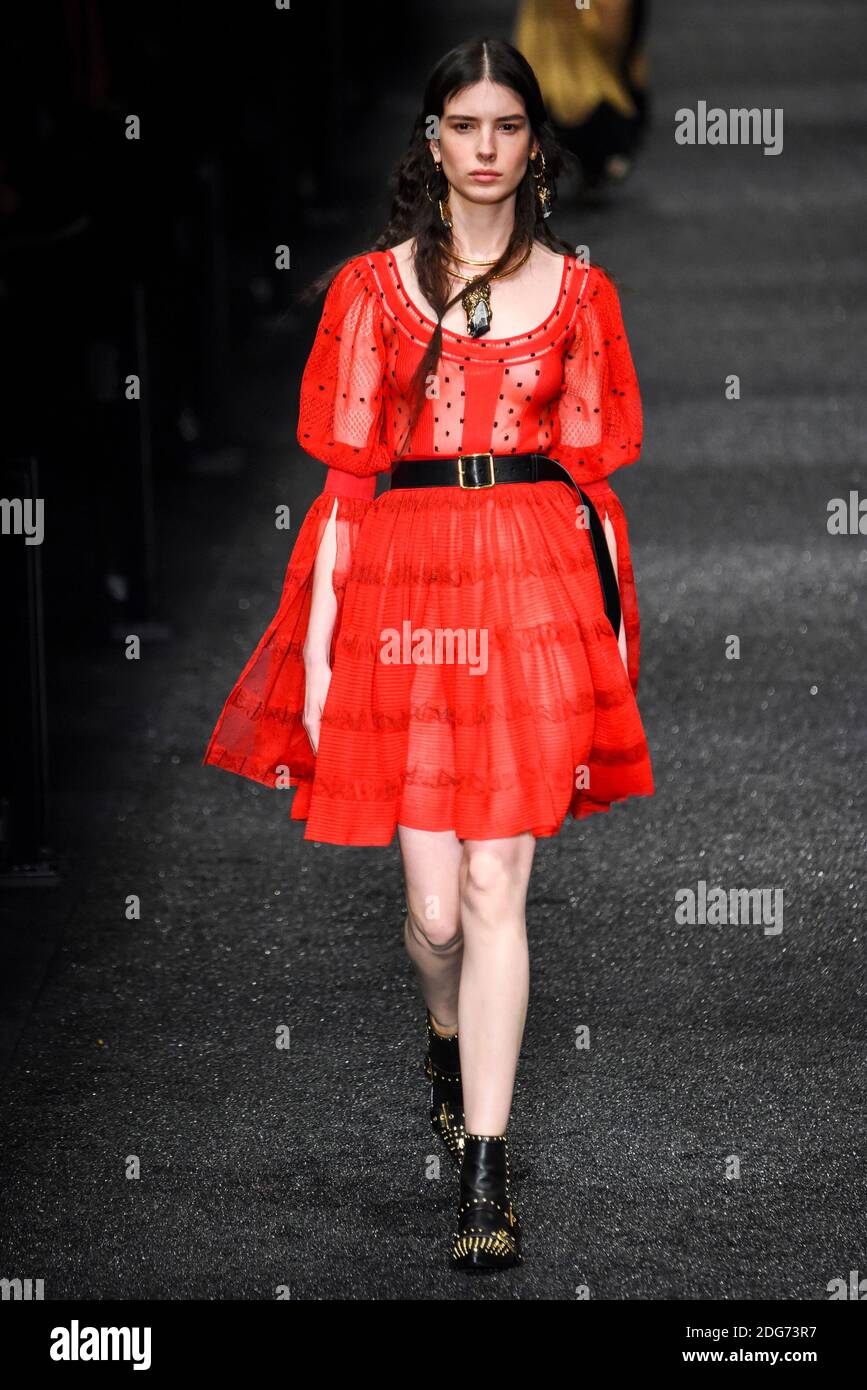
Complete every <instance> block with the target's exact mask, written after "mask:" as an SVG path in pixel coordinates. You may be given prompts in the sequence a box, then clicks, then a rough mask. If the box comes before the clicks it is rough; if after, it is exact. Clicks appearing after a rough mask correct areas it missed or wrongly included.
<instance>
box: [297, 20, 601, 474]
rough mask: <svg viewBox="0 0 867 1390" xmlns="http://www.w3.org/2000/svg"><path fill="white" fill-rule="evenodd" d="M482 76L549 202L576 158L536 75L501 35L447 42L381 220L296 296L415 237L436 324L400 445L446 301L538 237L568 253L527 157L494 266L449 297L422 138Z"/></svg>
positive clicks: (433, 181)
mask: <svg viewBox="0 0 867 1390" xmlns="http://www.w3.org/2000/svg"><path fill="white" fill-rule="evenodd" d="M485 79H487V80H488V81H491V82H496V83H499V84H500V85H501V86H503V87H509V88H511V89H512V90H513V91H515V92H517V93H518V95H519V96H520V97H521V99H522V100H523V103H524V107H525V109H526V112H527V118H528V120H529V122H530V126H531V128H532V134H533V135H534V136H535V137H536V139H537V140H538V142H539V147H540V149H541V152H542V154H543V155H544V158H545V170H544V177H545V182H546V183H547V185H548V189H549V192H550V195H551V203H552V205H553V203H554V201H555V200H556V196H557V179H558V178H559V177H560V176H561V175H562V174H563V172H564V171H565V170H571V169H572V168H573V167H574V166H575V165H576V164H577V161H575V159H574V156H573V155H571V154H570V153H569V152H568V151H567V150H566V149H564V147H563V146H562V145H561V144H560V143H559V141H558V140H557V138H556V136H555V134H554V132H553V130H552V128H551V125H550V123H549V121H548V113H547V111H546V109H545V103H544V101H543V99H542V93H541V91H540V89H539V83H538V81H537V80H536V74H535V73H534V72H533V69H532V68H531V67H530V64H529V63H528V62H527V60H526V58H525V57H524V56H523V54H521V53H520V52H519V51H518V49H517V48H514V47H513V46H512V44H510V43H507V42H506V41H505V40H504V39H494V38H477V39H468V40H467V41H466V42H465V43H462V44H459V45H458V47H457V48H452V49H450V51H449V52H448V53H446V54H445V55H444V56H443V57H442V58H441V59H440V60H439V62H438V63H437V64H436V67H435V68H434V69H433V71H432V72H431V74H430V76H429V78H428V81H427V84H426V86H425V90H424V96H423V99H422V105H421V110H420V111H419V112H418V115H417V116H416V118H415V121H414V123H413V127H412V133H411V135H410V139H409V144H408V145H407V148H406V151H405V153H404V154H403V156H402V157H401V159H400V160H399V162H398V164H397V167H396V169H395V170H394V172H393V174H392V176H391V181H390V186H391V188H392V192H393V200H392V205H391V214H390V216H389V220H388V225H387V226H386V227H385V229H384V231H383V232H381V234H380V235H379V236H378V237H377V239H376V241H375V242H374V244H373V246H372V247H369V248H367V251H359V252H354V253H353V254H352V255H351V256H347V257H346V258H345V259H344V260H342V261H340V262H339V263H337V264H336V265H332V266H330V267H329V268H328V270H326V271H324V272H323V274H322V275H320V276H319V277H318V278H317V279H316V280H314V281H313V282H312V283H311V284H310V285H309V286H308V287H307V288H306V289H305V290H304V291H302V293H301V295H300V296H299V298H301V299H302V300H310V299H314V298H316V297H318V296H319V295H320V294H321V293H322V292H323V291H324V290H326V289H327V288H328V286H329V285H330V283H331V281H332V280H333V279H334V277H335V275H337V273H338V272H339V271H340V270H341V269H342V267H343V266H344V265H346V264H348V262H349V261H350V260H354V259H355V257H356V256H358V255H364V254H367V253H368V252H369V251H385V250H387V249H389V248H390V247H392V246H397V245H398V244H399V243H400V242H402V241H406V240H407V239H408V238H410V237H412V238H414V239H415V257H414V265H415V273H416V277H417V279H418V283H419V285H420V286H421V289H422V290H423V292H424V295H425V298H426V299H427V301H428V303H429V304H430V305H431V306H432V307H433V309H434V310H435V311H436V328H435V330H434V332H433V333H432V335H431V340H430V343H429V344H428V346H427V349H426V350H425V352H424V355H423V356H422V360H421V362H420V363H419V365H418V367H417V368H416V371H415V373H414V375H413V379H412V383H411V387H410V409H411V419H410V423H409V425H408V426H407V429H406V432H405V434H404V438H403V444H402V446H401V452H402V451H403V448H405V447H406V444H407V442H408V441H409V438H410V435H411V433H412V429H413V426H414V425H415V422H416V420H417V419H418V416H419V413H420V411H421V409H422V407H423V405H424V402H425V399H426V396H425V383H426V381H427V378H428V377H429V376H430V375H431V374H432V373H434V372H435V370H436V367H437V364H438V362H439V357H440V352H441V350H442V319H443V316H444V315H445V313H446V311H447V310H448V309H450V308H451V306H452V304H454V303H456V302H457V300H458V299H460V298H461V297H462V296H463V295H464V294H466V293H467V291H469V290H472V289H474V288H476V287H477V286H480V285H484V284H487V282H488V281H489V280H490V279H491V278H492V277H493V276H495V275H497V274H499V272H500V271H501V270H505V269H506V267H507V266H509V265H510V264H511V262H512V261H514V260H516V259H519V258H520V256H522V255H523V254H524V253H525V252H526V251H529V250H530V249H531V247H532V245H533V243H534V242H540V243H541V244H542V245H543V246H547V247H548V248H549V249H550V250H552V251H560V252H566V253H568V254H569V255H574V247H573V246H572V245H571V244H570V243H569V242H567V241H564V240H563V239H562V237H559V236H555V235H554V234H553V233H552V232H551V231H550V229H549V227H548V224H547V222H546V221H545V220H544V219H543V216H542V208H541V205H540V203H539V199H538V197H537V195H536V182H535V180H534V178H533V174H532V168H533V167H538V166H539V165H541V160H539V159H538V157H537V160H535V161H534V162H533V165H531V164H530V161H529V160H528V161H527V164H528V167H527V171H526V173H525V175H524V177H523V178H522V180H521V182H520V183H519V185H518V187H517V190H516V193H515V222H514V226H513V228H512V235H511V237H510V238H509V242H508V244H507V245H506V246H505V247H504V249H503V252H502V254H501V255H500V257H499V259H498V260H497V262H496V264H495V265H492V266H490V267H489V268H488V269H487V270H486V271H485V272H484V273H483V274H481V275H478V276H477V277H476V278H475V279H474V280H473V281H472V282H471V283H464V282H462V287H461V288H460V289H459V290H458V291H457V293H455V294H453V295H452V296H451V298H449V284H450V281H449V275H448V266H449V264H450V262H449V260H448V258H447V256H446V249H447V247H448V245H449V241H448V237H449V229H448V228H447V227H446V226H445V225H444V223H443V221H442V219H441V217H440V212H439V204H438V201H437V200H438V199H439V198H445V196H446V194H447V192H448V181H447V179H446V176H445V174H444V172H443V169H442V166H441V165H440V167H439V172H437V170H436V169H435V168H434V161H433V160H432V158H431V152H430V146H429V144H428V140H429V138H430V134H429V126H430V118H431V116H437V117H442V115H443V112H444V110H445V106H446V102H447V101H448V100H449V99H450V98H451V97H453V96H455V95H456V94H457V93H458V92H460V91H462V90H463V89H464V88H466V87H469V86H472V85H473V83H475V82H480V81H483V80H485ZM531 143H532V141H531ZM602 269H604V267H602Z"/></svg>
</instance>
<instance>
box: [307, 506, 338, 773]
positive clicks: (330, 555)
mask: <svg viewBox="0 0 867 1390" xmlns="http://www.w3.org/2000/svg"><path fill="white" fill-rule="evenodd" d="M336 515H337V498H336V497H335V499H334V507H333V509H332V512H331V516H330V517H329V518H328V522H327V524H326V527H325V530H324V532H323V533H322V540H321V541H320V543H319V550H318V552H317V555H316V563H315V565H314V567H313V593H312V597H311V600H310V619H309V621H308V624H307V636H306V638H305V640H304V676H305V681H306V687H305V692H304V716H303V718H302V720H301V722H302V724H303V725H304V731H305V733H306V734H307V737H308V738H309V740H310V746H311V748H312V749H313V752H314V753H316V752H317V750H318V748H319V729H320V725H321V723H322V710H323V708H324V706H325V700H326V697H327V695H328V687H329V685H330V684H331V637H332V634H333V632H334V623H335V619H336V617H337V599H336V597H335V594H334V586H333V583H332V575H333V574H334V565H335V563H336V560H337V522H336Z"/></svg>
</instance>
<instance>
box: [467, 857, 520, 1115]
mask: <svg viewBox="0 0 867 1390" xmlns="http://www.w3.org/2000/svg"><path fill="white" fill-rule="evenodd" d="M535 848H536V839H535V836H534V835H532V834H530V833H529V832H527V833H526V834H523V835H515V836H512V837H510V838H509V839H505V840H465V841H464V847H463V856H462V860H461V868H460V917H461V923H462V926H463V936H464V952H463V957H464V958H463V965H462V969H461V984H460V1001H459V1017H458V1022H459V1034H460V1040H461V1073H462V1076H463V1091H464V1122H465V1125H466V1129H467V1132H468V1133H469V1134H504V1133H505V1132H506V1127H507V1125H508V1121H509V1111H510V1109H511V1104H512V1091H513V1089H514V1085H515V1072H516V1069H517V1065H518V1054H519V1052H520V1050H521V1039H522V1038H523V1035H524V1023H525V1021H526V1017H527V1000H528V996H529V983H530V966H529V952H528V949H527V922H526V903H527V886H528V884H529V881H530V871H531V869H532V867H533V855H534V852H535Z"/></svg>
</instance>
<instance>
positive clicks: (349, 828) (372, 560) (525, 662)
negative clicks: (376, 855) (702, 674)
mask: <svg viewBox="0 0 867 1390" xmlns="http://www.w3.org/2000/svg"><path fill="white" fill-rule="evenodd" d="M595 500H597V505H600V504H599V502H598V498H597V499H595ZM335 506H336V507H337V563H336V567H335V571H334V581H333V582H334V589H335V593H336V595H337V602H338V616H337V622H336V624H335V630H334V637H333V639H332V674H331V682H330V686H329V688H328V695H327V699H326V702H325V706H324V709H323V713H322V726H321V732H320V739H319V746H318V751H317V753H316V754H315V755H314V754H313V751H312V748H311V746H310V743H309V740H308V738H307V734H306V732H305V730H304V728H303V726H302V723H301V719H302V714H303V710H304V689H305V678H304V664H303V644H304V639H305V635H306V631H307V623H308V618H309V612H310V601H311V594H312V581H313V566H314V562H315V559H316V554H317V551H318V548H319V543H320V541H321V539H322V536H323V533H324V531H325V527H326V524H327V522H328V519H329V516H330V515H331V513H332V512H333V510H334V508H335ZM600 510H601V506H600ZM605 510H606V511H607V514H608V517H609V526H610V528H612V529H613V536H614V539H615V541H616V558H617V574H618V582H619V587H620V597H621V604H622V609H623V623H624V634H625V641H626V646H625V650H626V664H624V657H623V653H622V648H621V645H619V644H618V636H617V635H616V634H615V633H614V631H613V629H612V627H611V624H610V622H609V621H608V618H607V617H606V615H605V612H604V608H603V601H602V592H601V588H600V584H599V578H598V574H597V570H596V564H595V560H594V556H593V549H592V544H591V540H590V535H589V532H588V530H587V529H586V525H585V524H584V517H583V509H582V508H581V507H580V505H579V499H578V496H577V494H576V493H575V492H574V491H572V489H570V488H568V487H567V486H565V485H564V484H562V483H558V482H544V483H526V484H524V483H520V484H508V485H503V486H500V487H494V488H491V489H489V490H488V489H483V490H463V489H460V488H418V489H404V490H401V489H395V490H392V491H389V492H385V493H383V494H381V495H380V496H379V497H377V498H376V499H375V500H374V501H373V502H366V501H361V500H359V499H354V498H344V497H341V498H339V499H335V497H334V496H332V495H329V494H326V493H323V494H322V495H321V496H320V497H318V498H317V499H316V501H315V502H314V503H313V505H312V507H311V508H310V510H309V512H308V513H307V515H306V516H305V519H304V522H303V523H302V526H301V529H300V531H299V534H298V538H297V540H296V542H295V546H294V548H293V551H292V554H291V556H290V559H289V563H288V567H287V570H286V575H285V579H284V583H283V591H282V595H281V600H280V605H279V608H278V610H277V612H276V614H275V615H274V618H273V619H272V621H271V623H270V624H269V626H268V628H267V629H266V631H265V632H264V634H263V635H262V637H261V639H260V640H259V642H258V643H257V645H256V647H255V650H254V651H253V653H252V655H251V657H250V659H249V661H248V662H247V664H246V666H245V667H244V669H243V671H242V672H241V674H240V676H239V677H238V680H237V682H236V684H235V686H234V688H233V690H232V691H231V693H230V695H229V697H228V699H227V701H226V703H225V706H224V708H223V710H222V712H221V714H220V716H219V719H218V721H217V724H216V727H215V729H214V731H213V734H212V736H211V739H210V741H209V743H208V746H207V750H206V752H205V755H204V758H203V762H204V763H210V764H213V765H215V766H218V767H222V768H226V769H228V770H229V771H232V772H235V773H238V774H240V775H241V776H245V777H249V778H252V779H253V780H255V781H257V782H261V783H264V784H266V785H268V786H272V787H278V788H289V787H296V788H297V790H296V791H295V792H294V800H293V802H292V807H291V816H292V819H293V820H304V821H306V826H305V832H304V834H305V838H306V839H309V840H314V841H321V842H327V843H332V844H343V845H386V844H389V843H390V842H391V840H392V839H393V837H394V834H395V831H396V828H397V826H398V825H404V826H409V827H414V828H417V829H424V830H433V831H443V830H452V831H454V832H455V834H456V835H457V836H458V837H459V838H460V839H471V840H487V839H499V838H501V837H505V836H511V835H517V834H519V833H521V832H524V831H531V832H532V833H533V834H534V835H535V836H537V837H543V836H551V835H555V834H557V833H558V831H559V830H560V828H561V826H562V824H563V822H564V820H565V819H566V817H567V816H569V815H571V816H573V817H575V818H576V819H581V818H584V817H587V816H590V815H592V814H594V813H597V812H600V811H608V810H609V809H610V806H611V803H612V802H615V801H622V800H624V799H626V798H627V797H632V796H651V795H653V792H654V785H653V776H652V770H651V764H650V756H649V751H648V746H647V740H646V737H645V732H644V728H643V725H642V722H641V717H640V714H639V711H638V706H637V703H636V690H637V683H638V668H639V636H640V634H639V619H638V607H637V602H636V595H635V583H634V577H633V573H632V566H631V561H630V553H629V538H628V534H627V529H626V518H625V516H624V513H623V509H622V507H621V505H620V502H619V499H618V498H617V496H616V494H615V493H614V492H613V491H612V490H611V489H610V488H608V487H607V486H606V488H605ZM621 640H622V638H621Z"/></svg>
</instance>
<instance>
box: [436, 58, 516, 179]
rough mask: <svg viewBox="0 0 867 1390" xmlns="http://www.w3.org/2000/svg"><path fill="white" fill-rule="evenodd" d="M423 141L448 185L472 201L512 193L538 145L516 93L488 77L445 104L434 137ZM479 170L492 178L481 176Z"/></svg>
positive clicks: (466, 88)
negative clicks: (441, 169)
mask: <svg viewBox="0 0 867 1390" xmlns="http://www.w3.org/2000/svg"><path fill="white" fill-rule="evenodd" d="M428 143H429V146H430V149H431V150H432V151H433V153H434V155H435V156H436V158H437V159H438V160H439V159H441V160H442V167H443V173H444V174H445V176H446V178H447V179H448V181H449V183H450V184H451V185H452V188H455V189H457V191H458V192H459V193H460V194H461V195H462V196H463V197H464V198H467V199H469V201H470V202H474V203H498V202H500V201H501V200H502V199H503V198H507V197H508V196H509V194H510V193H514V191H515V189H516V188H517V186H518V184H519V183H520V182H521V179H522V178H523V177H524V174H525V173H526V170H527V160H528V159H529V157H530V154H531V153H532V152H533V151H534V150H535V149H536V148H537V147H538V141H537V140H536V138H535V136H534V135H533V131H532V129H531V126H530V122H529V120H528V119H527V112H526V110H525V107H524V103H523V101H522V100H521V98H520V97H519V96H518V93H517V92H513V91H512V89H511V87H501V86H499V85H498V84H497V83H495V82H488V81H484V82H475V83H474V84H473V85H472V86H471V87H465V88H464V90H463V91H462V92H458V93H457V95H456V96H453V97H451V98H450V99H449V100H448V101H447V102H446V106H445V110H444V111H443V114H442V116H441V117H440V138H439V140H430V141H429V142H428ZM479 170H485V171H487V172H489V173H490V174H491V175H496V176H497V177H488V178H484V177H481V176H480V175H479V174H478V171H479Z"/></svg>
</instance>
